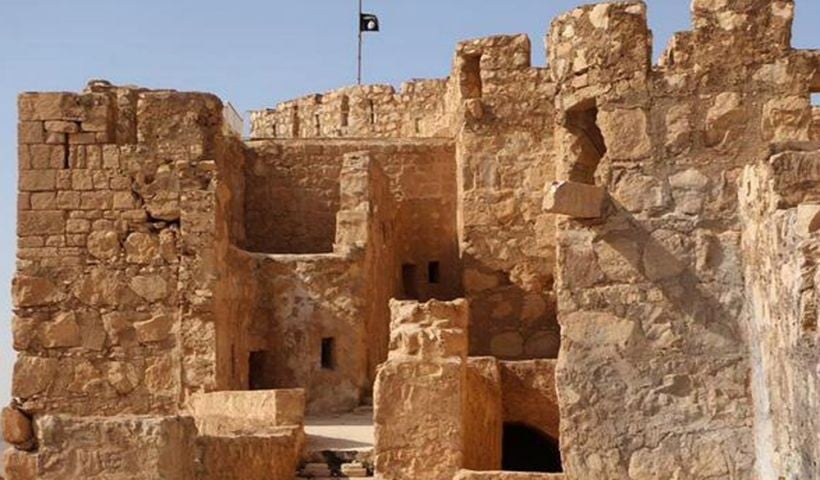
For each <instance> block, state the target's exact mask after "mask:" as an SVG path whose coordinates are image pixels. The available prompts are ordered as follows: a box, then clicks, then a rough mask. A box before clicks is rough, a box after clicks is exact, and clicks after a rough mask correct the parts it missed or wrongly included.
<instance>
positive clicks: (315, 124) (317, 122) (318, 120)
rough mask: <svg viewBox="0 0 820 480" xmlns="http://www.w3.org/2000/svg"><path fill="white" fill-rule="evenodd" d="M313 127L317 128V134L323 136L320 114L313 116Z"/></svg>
mask: <svg viewBox="0 0 820 480" xmlns="http://www.w3.org/2000/svg"><path fill="white" fill-rule="evenodd" d="M313 127H314V128H315V129H316V136H317V137H321V136H322V120H321V118H320V117H319V114H316V115H314V116H313Z"/></svg>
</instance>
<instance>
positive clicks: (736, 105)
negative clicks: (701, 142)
mask: <svg viewBox="0 0 820 480" xmlns="http://www.w3.org/2000/svg"><path fill="white" fill-rule="evenodd" d="M745 117H746V114H745V110H744V109H743V106H742V97H741V95H740V94H739V93H736V92H724V93H721V94H719V95H718V96H717V97H715V100H714V103H713V104H712V106H711V107H710V108H709V111H708V112H707V113H706V145H708V146H715V145H719V144H721V143H724V142H727V141H731V140H732V139H734V138H736V137H737V136H738V134H739V133H740V132H742V131H743V129H744V128H745V126H746V123H745V121H744V120H745Z"/></svg>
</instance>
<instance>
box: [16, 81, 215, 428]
mask: <svg viewBox="0 0 820 480" xmlns="http://www.w3.org/2000/svg"><path fill="white" fill-rule="evenodd" d="M19 104H20V119H21V122H20V146H19V151H20V162H19V164H20V180H19V184H20V201H19V208H20V211H19V218H20V222H19V227H18V238H19V250H18V270H17V274H16V276H15V280H14V286H13V290H14V299H15V313H16V317H15V321H14V331H15V347H16V349H17V350H18V351H19V352H21V353H20V356H19V358H18V360H17V363H16V366H15V376H14V378H15V380H14V386H13V395H14V396H15V397H17V398H18V399H20V401H21V402H22V407H23V408H24V410H26V411H27V412H29V413H45V412H49V413H74V414H90V413H94V414H97V415H100V414H115V413H122V412H132V413H147V412H153V413H161V412H173V411H174V410H175V409H176V405H177V403H178V401H179V399H180V396H181V394H182V391H183V385H185V386H186V387H188V388H199V387H202V386H205V385H210V384H213V382H214V381H215V378H214V372H213V370H212V369H213V362H205V363H203V359H202V358H198V357H197V356H196V355H195V351H196V350H197V348H200V351H202V353H203V354H205V352H204V351H203V350H209V351H210V352H209V353H207V354H205V355H213V345H212V344H209V345H199V346H198V345H196V344H197V343H200V342H201V341H207V338H211V339H212V337H208V336H207V330H206V331H203V330H200V329H198V328H194V329H190V328H186V324H187V325H191V324H193V323H197V324H199V325H201V322H202V321H204V322H211V321H212V318H210V315H211V312H210V311H209V310H208V308H207V304H208V301H209V300H208V298H207V296H205V297H203V296H202V295H203V294H204V292H207V291H208V286H209V282H210V279H211V278H212V275H210V274H208V272H206V271H203V270H202V268H205V267H207V265H204V264H203V263H202V261H201V258H202V256H203V255H207V248H208V247H209V246H210V244H211V243H212V240H211V238H212V235H213V233H212V221H211V223H208V220H204V219H205V218H206V217H207V216H209V215H212V202H211V201H210V199H209V198H208V195H211V194H212V193H211V192H209V191H208V188H209V187H208V183H209V182H208V181H204V179H206V178H208V176H209V175H210V172H211V171H212V170H213V168H212V166H213V160H209V159H210V158H213V156H214V155H215V154H216V153H217V151H216V147H215V143H216V142H215V138H216V137H217V136H221V133H220V130H219V129H220V119H221V116H220V113H219V110H218V108H221V103H220V102H219V101H218V100H217V99H216V98H215V97H211V96H207V95H196V94H178V93H173V92H148V91H141V90H131V89H119V88H112V87H109V86H107V85H92V86H91V91H87V92H86V93H84V94H79V95H78V94H68V93H66V94H59V93H58V94H24V95H21V97H20V101H19ZM182 192H185V194H184V195H183V194H182ZM203 215H204V217H203ZM203 221H204V223H203ZM202 235H210V236H209V237H208V238H203V237H202ZM189 279H190V281H189ZM179 286H181V288H179ZM180 306H182V309H181V310H180ZM202 335H205V336H206V338H202ZM183 358H185V363H183V362H182V359H183ZM206 363H207V364H206Z"/></svg>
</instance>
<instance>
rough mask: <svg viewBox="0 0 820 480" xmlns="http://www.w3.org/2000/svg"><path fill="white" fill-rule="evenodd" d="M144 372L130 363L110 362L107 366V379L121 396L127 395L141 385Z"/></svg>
mask: <svg viewBox="0 0 820 480" xmlns="http://www.w3.org/2000/svg"><path fill="white" fill-rule="evenodd" d="M143 376H144V372H143V371H142V370H141V369H140V368H139V367H137V366H136V365H134V364H131V363H128V362H109V363H107V364H106V379H107V380H108V383H109V384H111V386H112V387H114V390H116V391H117V393H119V394H120V395H126V394H128V393H131V392H133V391H134V389H136V388H137V387H138V386H139V385H140V384H141V383H142V379H143Z"/></svg>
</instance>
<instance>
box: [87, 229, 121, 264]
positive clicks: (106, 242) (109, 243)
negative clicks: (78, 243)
mask: <svg viewBox="0 0 820 480" xmlns="http://www.w3.org/2000/svg"><path fill="white" fill-rule="evenodd" d="M87 246H88V253H90V254H91V255H93V256H95V257H97V258H99V259H100V260H110V259H113V258H115V257H116V256H117V255H119V253H120V238H119V235H118V234H117V232H114V231H110V230H109V231H102V232H99V231H98V232H91V234H90V235H88V245H87Z"/></svg>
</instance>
